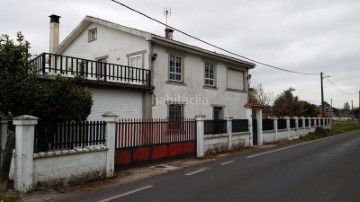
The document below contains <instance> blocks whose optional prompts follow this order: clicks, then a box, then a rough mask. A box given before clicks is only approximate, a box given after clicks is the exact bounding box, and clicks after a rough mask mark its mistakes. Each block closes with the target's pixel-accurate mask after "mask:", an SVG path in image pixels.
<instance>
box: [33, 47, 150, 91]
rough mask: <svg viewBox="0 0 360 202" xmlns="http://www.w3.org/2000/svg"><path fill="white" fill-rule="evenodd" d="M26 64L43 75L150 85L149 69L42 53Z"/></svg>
mask: <svg viewBox="0 0 360 202" xmlns="http://www.w3.org/2000/svg"><path fill="white" fill-rule="evenodd" d="M28 66H29V67H30V68H32V69H33V70H35V71H37V72H40V73H42V74H44V75H45V74H63V75H69V76H82V77H84V78H87V79H93V80H102V81H111V82H123V83H131V84H140V85H149V86H150V85H151V83H150V78H151V76H150V70H147V69H142V68H136V67H129V66H124V65H118V64H111V63H105V62H99V61H94V60H88V59H84V58H77V57H70V56H64V55H56V54H50V53H42V54H41V55H39V56H38V57H36V58H35V59H33V60H31V61H30V62H29V64H28Z"/></svg>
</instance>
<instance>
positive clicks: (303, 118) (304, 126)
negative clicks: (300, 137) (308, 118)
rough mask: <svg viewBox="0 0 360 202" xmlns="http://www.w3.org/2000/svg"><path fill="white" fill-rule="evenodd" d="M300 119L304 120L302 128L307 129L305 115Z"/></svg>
mask: <svg viewBox="0 0 360 202" xmlns="http://www.w3.org/2000/svg"><path fill="white" fill-rule="evenodd" d="M300 119H301V122H302V128H301V129H305V128H306V125H305V124H306V123H305V117H303V116H301V117H300Z"/></svg>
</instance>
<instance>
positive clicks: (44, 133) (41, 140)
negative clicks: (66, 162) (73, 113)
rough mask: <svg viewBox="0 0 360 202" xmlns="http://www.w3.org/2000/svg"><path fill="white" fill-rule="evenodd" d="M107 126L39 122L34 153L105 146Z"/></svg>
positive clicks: (82, 122)
mask: <svg viewBox="0 0 360 202" xmlns="http://www.w3.org/2000/svg"><path fill="white" fill-rule="evenodd" d="M105 126H106V123H105V122H103V121H67V122H56V121H39V123H38V124H37V125H36V126H35V135H34V152H35V153H36V152H46V151H49V150H61V149H74V148H83V147H86V146H90V145H99V144H105V142H106V140H105Z"/></svg>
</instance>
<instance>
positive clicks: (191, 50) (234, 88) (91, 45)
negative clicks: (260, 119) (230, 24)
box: [55, 17, 255, 120]
mask: <svg viewBox="0 0 360 202" xmlns="http://www.w3.org/2000/svg"><path fill="white" fill-rule="evenodd" d="M91 30H96V33H97V36H96V37H95V38H96V39H95V40H91V41H89V31H91ZM93 38H94V36H93V32H92V36H91V39H93ZM55 53H56V54H61V55H66V56H72V57H78V58H86V59H89V60H99V59H103V58H105V61H106V62H107V63H114V64H120V65H130V64H131V65H136V66H138V67H139V68H144V69H149V70H151V74H152V78H151V80H152V86H153V87H154V90H153V91H152V92H149V91H147V92H144V91H142V92H141V91H137V90H136V89H134V90H131V89H126V90H123V89H116V90H106V89H102V90H98V89H97V90H94V89H91V92H92V93H93V99H94V106H93V109H92V113H91V114H90V116H89V119H90V120H96V119H98V118H99V115H100V114H102V113H103V112H105V111H106V110H108V109H110V110H111V111H112V112H114V113H117V114H119V116H120V118H169V106H170V105H171V104H176V105H181V113H182V117H183V118H194V117H195V116H196V115H199V114H203V115H206V118H207V119H212V118H224V117H225V116H231V117H234V118H235V119H240V118H241V119H244V118H246V115H245V109H244V108H243V106H244V105H245V104H246V103H247V100H248V96H247V95H248V89H247V86H248V84H247V79H246V78H247V75H248V69H250V68H253V67H254V66H255V65H254V64H252V63H248V62H245V61H241V60H238V59H235V58H231V57H228V56H223V55H220V54H216V53H214V52H210V51H207V50H204V49H201V48H198V47H194V46H190V45H187V44H183V43H180V42H177V41H174V40H169V39H165V38H163V37H159V36H156V35H153V34H150V33H147V32H143V31H140V30H136V29H131V28H127V27H124V26H121V25H118V24H114V23H111V22H108V21H104V20H101V19H97V18H93V17H85V19H84V20H83V21H82V22H81V23H80V24H79V26H78V27H77V28H76V29H75V30H74V31H73V32H72V33H71V34H70V35H69V36H68V37H67V38H66V39H65V40H64V42H62V43H61V44H60V45H59V47H58V48H57V49H56V50H55ZM170 54H176V55H179V57H181V68H182V69H181V73H180V74H182V82H180V83H179V82H171V81H170V79H169V77H170V76H169V71H170V68H169V63H170ZM154 55H156V56H157V57H154ZM130 61H131V62H130ZM205 63H210V64H212V65H213V66H214V70H213V71H214V74H213V75H214V78H213V80H214V81H213V82H214V84H215V85H214V86H213V87H207V86H205ZM131 91H132V92H131ZM146 100H147V101H146ZM214 108H217V110H218V111H219V112H218V114H217V117H214V113H215V112H214Z"/></svg>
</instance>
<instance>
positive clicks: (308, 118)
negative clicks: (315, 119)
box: [306, 117, 311, 128]
mask: <svg viewBox="0 0 360 202" xmlns="http://www.w3.org/2000/svg"><path fill="white" fill-rule="evenodd" d="M306 119H307V121H308V123H309V128H311V117H306Z"/></svg>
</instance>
